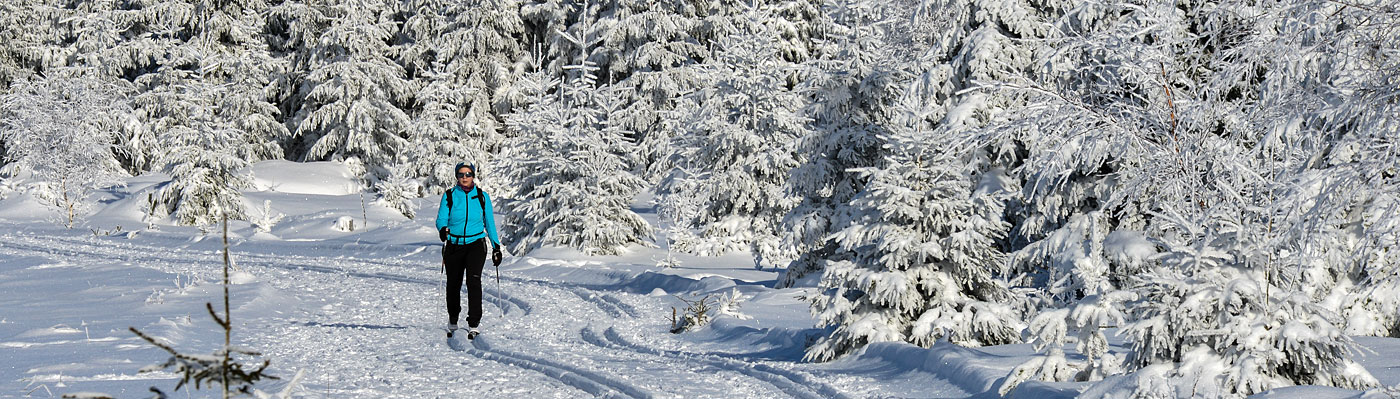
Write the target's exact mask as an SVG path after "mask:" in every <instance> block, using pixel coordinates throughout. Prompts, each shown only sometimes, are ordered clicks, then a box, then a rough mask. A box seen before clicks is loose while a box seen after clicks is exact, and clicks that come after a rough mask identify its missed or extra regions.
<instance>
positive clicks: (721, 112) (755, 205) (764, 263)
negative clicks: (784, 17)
mask: <svg viewBox="0 0 1400 399" xmlns="http://www.w3.org/2000/svg"><path fill="white" fill-rule="evenodd" d="M744 18H747V19H749V20H751V22H750V23H748V24H746V25H747V26H750V27H752V28H754V29H756V30H755V31H747V32H737V33H735V34H734V35H731V36H730V37H728V38H725V39H723V40H721V41H720V42H719V44H718V45H717V46H716V48H715V57H714V58H713V59H711V60H710V62H709V63H707V64H703V65H697V66H694V68H696V69H697V70H698V72H696V75H700V76H703V78H702V82H704V84H702V85H701V87H705V88H704V89H701V90H698V91H696V92H693V93H691V94H689V95H687V96H685V97H684V98H681V99H679V104H678V105H677V110H676V111H675V113H674V115H673V116H671V117H670V118H669V119H670V120H669V123H670V124H671V125H672V126H674V128H675V129H676V130H678V131H679V132H680V133H679V135H678V137H677V138H676V143H675V144H673V145H672V148H673V149H674V150H675V151H676V154H674V155H672V157H673V159H672V160H671V161H670V162H669V163H670V164H671V165H673V167H674V169H673V171H672V173H670V174H669V175H668V176H667V177H666V178H665V179H663V180H662V183H661V185H660V186H659V187H658V189H657V191H658V192H659V193H660V194H661V195H662V197H661V201H663V202H669V201H684V202H687V203H690V202H695V203H699V204H702V207H703V208H702V211H701V212H700V213H699V214H698V215H696V216H697V218H696V219H694V220H686V221H684V222H686V223H688V224H690V225H692V226H693V227H698V228H700V229H702V234H701V235H700V237H693V238H692V239H690V240H685V239H682V240H678V241H677V242H675V243H673V245H677V247H678V248H681V249H683V250H690V251H694V252H697V253H700V254H702V255H721V254H724V253H726V252H732V251H749V252H751V253H752V254H754V255H755V261H754V265H755V267H759V268H764V267H771V268H776V267H778V266H785V265H787V263H788V262H790V261H791V259H792V257H793V254H789V253H788V251H787V250H786V249H785V248H783V246H782V245H781V242H780V237H781V234H782V233H781V232H780V228H781V223H782V218H783V216H784V215H786V214H787V212H788V211H789V210H790V209H792V206H793V205H794V204H795V202H796V201H795V199H796V198H795V197H792V196H790V195H789V194H788V193H787V192H786V191H785V189H784V188H785V185H786V181H787V176H788V171H789V170H791V169H792V168H793V167H795V166H797V164H798V162H799V160H798V159H797V157H796V153H795V149H794V148H793V145H792V143H793V142H794V141H795V140H797V138H798V137H803V136H805V135H807V132H806V120H805V119H804V117H803V115H802V113H801V109H800V107H801V106H802V103H803V102H802V97H801V96H800V94H799V93H796V92H795V91H793V90H792V89H790V88H789V86H788V76H790V75H791V74H792V73H793V72H794V71H795V69H796V66H795V65H793V64H791V63H787V62H785V61H783V59H782V57H781V55H780V53H779V49H778V48H777V47H776V46H774V44H775V43H776V42H777V41H778V39H779V38H778V35H777V32H774V31H773V30H771V29H768V28H767V27H766V26H764V25H763V24H762V23H761V22H760V20H761V19H765V18H769V16H768V15H766V14H765V13H762V12H760V10H753V11H752V12H750V13H748V14H746V15H745V16H744Z"/></svg>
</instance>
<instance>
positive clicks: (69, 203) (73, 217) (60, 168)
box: [0, 69, 131, 228]
mask: <svg viewBox="0 0 1400 399" xmlns="http://www.w3.org/2000/svg"><path fill="white" fill-rule="evenodd" d="M81 72H82V71H79V70H72V69H70V70H58V71H51V73H56V74H57V75H55V76H41V75H40V76H34V77H33V78H31V79H26V80H22V81H18V82H15V84H14V85H13V87H12V88H11V90H10V93H9V94H5V95H4V96H0V105H3V108H0V109H3V111H0V142H3V143H4V145H3V147H4V149H5V153H4V156H5V159H6V162H7V163H6V164H5V166H4V168H3V169H0V173H3V174H5V175H9V176H16V175H20V174H27V175H29V176H31V177H32V179H33V180H34V183H35V187H34V188H35V189H34V190H33V191H32V193H33V195H34V196H35V198H37V199H39V201H40V202H41V203H43V204H44V205H47V206H49V207H51V208H53V209H54V210H56V211H58V212H59V214H60V216H61V217H60V220H62V222H63V223H64V225H65V226H67V227H68V228H73V226H74V224H75V223H76V222H77V220H78V219H79V218H81V217H83V216H86V213H87V210H88V209H89V207H90V206H91V204H89V203H87V199H88V197H89V196H90V195H91V194H92V193H93V191H94V190H98V189H102V188H107V187H112V186H119V185H122V184H123V181H122V179H123V178H125V177H127V176H128V175H127V174H126V173H125V172H124V171H123V170H122V168H121V165H120V164H119V163H118V162H117V159H116V157H115V154H114V151H115V150H116V148H115V146H114V144H113V143H114V142H115V137H117V136H118V135H120V134H121V131H122V129H124V128H125V127H126V126H128V125H129V118H131V109H130V105H129V104H128V102H127V100H126V97H125V95H124V94H123V93H122V92H121V91H120V90H119V89H118V88H117V87H115V86H113V85H111V84H107V83H104V82H103V81H102V80H101V79H100V78H98V77H96V76H94V75H93V74H91V73H88V74H83V73H81ZM89 72H90V71H89ZM61 73H68V74H61Z"/></svg>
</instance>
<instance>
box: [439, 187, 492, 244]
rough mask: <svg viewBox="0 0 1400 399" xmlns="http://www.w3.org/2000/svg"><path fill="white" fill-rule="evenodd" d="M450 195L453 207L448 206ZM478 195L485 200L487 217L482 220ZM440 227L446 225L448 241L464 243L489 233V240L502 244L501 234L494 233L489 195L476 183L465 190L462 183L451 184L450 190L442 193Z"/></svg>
mask: <svg viewBox="0 0 1400 399" xmlns="http://www.w3.org/2000/svg"><path fill="white" fill-rule="evenodd" d="M449 195H451V196H452V209H448V208H447V196H449ZM478 195H480V196H482V199H483V200H485V201H484V202H485V205H486V217H485V219H486V220H482V214H481V205H482V203H481V202H478V201H477V199H476V196H478ZM443 227H447V242H448V243H451V244H457V245H466V244H470V243H472V241H476V240H477V239H480V238H481V237H482V236H488V237H490V238H491V243H492V244H494V245H501V240H500V238H498V237H497V236H496V215H495V214H494V213H492V207H491V196H490V195H486V192H485V191H481V190H480V189H478V188H476V187H472V188H471V190H470V192H467V191H464V189H463V188H462V186H452V190H450V191H448V192H447V193H444V194H443V196H442V200H441V201H440V202H439V203H438V215H437V228H438V230H442V228H443Z"/></svg>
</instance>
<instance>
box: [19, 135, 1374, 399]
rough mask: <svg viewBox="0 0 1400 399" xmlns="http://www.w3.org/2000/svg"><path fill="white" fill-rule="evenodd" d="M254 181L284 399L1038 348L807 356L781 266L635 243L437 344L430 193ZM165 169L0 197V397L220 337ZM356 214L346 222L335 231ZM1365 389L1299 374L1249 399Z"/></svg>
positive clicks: (1028, 390)
mask: <svg viewBox="0 0 1400 399" xmlns="http://www.w3.org/2000/svg"><path fill="white" fill-rule="evenodd" d="M253 172H254V174H255V177H256V179H257V187H256V188H255V189H254V190H252V191H248V192H246V195H247V200H248V204H249V209H250V210H251V211H252V212H253V213H254V216H253V218H254V219H263V216H264V215H263V212H262V211H263V209H264V207H263V204H264V203H265V202H266V203H267V204H269V207H270V210H271V212H272V213H273V215H271V216H275V215H277V214H280V215H284V217H283V218H282V219H281V220H280V221H277V222H276V223H275V224H272V225H271V227H270V229H268V231H266V232H259V231H258V230H257V228H256V226H254V225H253V224H250V223H247V222H232V223H231V224H230V234H229V235H230V245H231V252H232V257H233V261H234V264H235V272H234V273H233V276H232V281H233V283H234V284H233V285H232V287H231V296H232V303H231V306H232V317H233V322H234V326H235V328H234V331H233V341H234V344H235V345H237V346H240V347H243V348H247V349H251V350H255V351H259V352H261V353H262V356H261V357H260V358H261V359H269V360H271V362H272V363H271V364H272V365H271V368H270V370H271V374H273V375H276V376H280V377H283V379H282V380H275V381H268V382H264V383H262V384H260V385H258V388H259V389H260V390H263V391H267V392H275V391H279V390H282V389H283V387H284V385H286V384H287V379H289V378H290V377H291V376H293V375H294V374H296V373H297V372H298V371H300V372H303V373H304V374H303V375H304V377H303V379H302V380H301V383H300V386H299V387H297V388H296V389H295V391H294V392H295V393H296V396H299V397H311V398H320V397H336V398H346V397H356V398H385V397H404V398H425V397H520V398H539V397H687V398H689V397H799V398H827V397H851V398H867V397H899V398H905V397H910V398H960V397H973V396H984V397H992V396H996V395H995V388H996V386H997V385H998V384H999V383H1000V380H1001V379H1002V378H1003V377H1005V376H1006V374H1007V373H1008V372H1009V371H1010V370H1011V369H1012V368H1013V367H1015V366H1016V365H1017V364H1020V363H1021V362H1024V361H1025V360H1026V359H1027V358H1028V357H1029V356H1030V355H1031V354H1032V351H1031V349H1030V348H1029V345H1005V346H998V347H988V348H977V349H969V348H961V347H956V346H952V345H948V344H943V343H940V344H938V345H936V346H935V347H934V348H932V349H923V348H918V347H915V346H912V345H907V344H893V343H885V344H876V345H871V346H870V347H869V348H868V349H867V350H865V351H862V352H860V353H858V354H856V355H853V356H849V357H847V358H844V359H841V360H838V361H834V362H829V363H806V362H802V361H801V358H802V354H803V348H804V346H805V345H806V344H808V343H809V342H810V341H811V340H813V339H815V337H817V336H819V335H820V334H821V333H822V331H819V330H816V329H814V328H812V326H813V325H814V322H813V319H812V317H811V316H810V315H809V313H808V311H807V305H806V303H805V302H803V301H802V300H800V299H799V296H801V295H803V294H804V293H805V291H804V289H783V290H778V289H773V288H771V286H772V285H773V281H774V280H775V279H776V278H777V275H776V272H773V271H770V270H764V271H759V270H754V269H753V268H752V266H751V265H752V261H751V260H750V259H749V258H746V257H743V256H737V255H736V256H725V257H694V256H686V255H679V259H680V260H681V266H679V267H675V268H660V267H657V266H656V263H657V260H658V259H660V258H662V257H663V256H665V255H666V252H665V250H664V248H641V247H638V248H634V251H632V252H631V253H630V254H627V255H623V256H612V257H590V256H585V255H582V254H580V253H578V252H575V251H571V250H566V249H557V248H548V249H543V250H539V251H535V252H533V253H530V254H528V255H527V256H508V257H507V259H506V261H505V263H503V264H502V265H501V267H500V280H499V282H497V280H496V275H495V272H494V270H492V269H491V268H490V266H489V265H488V267H487V272H486V274H487V275H486V276H485V277H484V279H485V291H486V295H485V296H486V298H485V308H486V317H485V319H484V320H483V322H482V327H483V330H484V335H483V336H481V337H479V338H478V339H477V340H475V341H466V340H462V339H457V340H447V339H445V337H444V334H443V331H442V329H441V327H442V326H443V325H444V324H445V322H446V310H445V309H444V306H443V299H442V298H443V283H442V282H443V277H442V273H441V270H440V268H439V263H440V257H439V252H438V251H439V249H440V244H439V242H438V241H437V236H436V232H435V231H434V229H433V220H432V219H433V215H435V211H436V206H437V201H436V200H437V199H436V198H431V199H425V200H423V201H421V202H420V206H421V208H420V210H419V217H418V218H417V219H413V220H410V219H407V218H404V217H403V216H401V215H399V214H398V213H397V212H395V211H392V210H389V209H387V208H384V207H380V206H375V205H373V204H369V205H368V206H367V207H365V206H364V205H362V202H361V198H362V197H361V196H360V194H359V193H358V192H357V191H356V190H355V188H354V187H355V185H354V184H352V179H351V177H350V176H349V175H348V173H347V172H346V171H345V169H344V168H342V167H341V166H340V165H337V164H333V163H311V164H300V163H290V162H264V163H260V164H258V165H257V166H255V167H254V170H253ZM164 180H165V177H163V176H142V177H138V178H134V179H132V180H131V181H129V184H128V185H127V186H126V187H124V188H119V189H113V190H110V191H108V192H104V193H101V194H99V195H98V196H97V197H96V198H95V200H96V202H98V208H97V210H96V212H95V213H94V214H93V215H91V216H89V217H88V218H86V219H85V220H84V224H83V227H80V228H76V229H72V230H69V229H64V228H63V227H62V226H61V224H60V223H57V222H53V221H52V217H51V216H50V215H51V214H52V213H53V212H51V211H49V210H48V209H45V208H43V207H42V206H39V205H37V204H36V203H35V202H34V201H33V200H32V199H30V198H29V197H28V196H27V195H23V194H21V193H17V192H9V193H8V195H6V197H7V198H4V199H0V397H41V398H46V397H57V396H61V395H63V394H72V393H79V392H100V393H107V394H111V395H114V396H116V397H121V398H130V397H149V396H150V392H149V388H150V387H153V386H154V387H157V388H160V389H162V390H165V391H167V392H170V391H171V390H172V389H173V388H174V386H175V384H176V382H177V380H178V379H177V377H176V375H174V374H172V373H169V372H154V373H139V372H138V370H140V369H141V368H143V367H145V366H148V365H152V364H157V363H160V362H163V361H164V360H165V359H166V358H167V355H166V354H165V353H164V352H163V351H162V350H160V349H159V348H156V347H154V346H152V345H149V344H147V343H145V342H144V341H142V340H140V339H139V338H137V337H136V336H134V335H133V334H132V333H131V332H129V331H128V330H127V328H128V327H136V328H138V329H140V330H142V331H144V332H146V333H147V334H150V335H153V336H157V337H160V338H162V339H164V340H166V341H168V342H170V343H172V344H173V346H174V347H176V348H178V349H181V350H183V351H184V352H187V353H193V354H207V353H211V352H213V351H214V350H215V348H217V347H219V346H220V345H222V338H223V336H222V330H220V329H219V328H218V327H217V326H216V325H215V323H214V322H213V320H212V319H211V318H210V317H209V315H208V314H207V313H206V311H205V305H204V304H205V303H206V302H214V303H216V304H218V303H221V301H222V292H223V291H222V285H221V284H220V282H221V281H222V252H221V249H222V241H221V235H220V232H218V231H209V232H201V231H200V230H199V229H197V228H191V227H175V226H171V225H169V224H168V223H160V224H159V225H158V226H157V227H156V228H154V229H149V228H147V225H146V223H143V222H141V220H142V215H141V213H140V209H141V208H140V204H141V203H142V202H143V201H145V200H146V198H147V193H150V192H152V191H153V190H155V189H156V187H157V185H158V184H159V183H161V182H162V181H164ZM485 185H486V188H487V189H488V190H490V180H489V177H488V178H487V179H486V181H485ZM637 206H638V207H645V203H644V201H639V203H638V204H637ZM643 211H645V210H643ZM365 214H367V215H368V219H369V220H368V223H367V225H366V222H365V220H364V219H365V216H364V215H365ZM644 216H646V217H649V218H652V220H653V222H654V221H655V219H654V217H655V216H654V215H653V214H650V213H647V214H644ZM347 220H353V221H354V224H355V230H353V231H343V230H345V229H344V227H345V222H346V221H347ZM337 222H340V223H339V225H340V226H339V228H338V227H337V224H338V223H337ZM262 224H264V225H266V224H269V223H266V222H263V223H262ZM118 227H120V230H118ZM661 241H662V242H664V240H661ZM735 292H737V293H739V294H741V295H742V298H743V299H742V301H741V302H740V303H741V307H740V308H739V312H740V313H741V314H743V315H747V316H750V317H751V318H741V317H735V316H720V317H719V318H718V319H716V320H715V321H714V322H713V323H712V324H710V325H708V326H706V327H703V328H701V329H699V330H696V331H691V332H685V333H681V334H672V333H670V332H669V330H670V327H671V315H672V309H678V310H680V311H683V309H684V303H683V302H682V301H681V300H680V299H679V298H686V299H697V298H700V297H703V296H706V295H715V296H719V295H723V294H732V293H735ZM678 297H679V298H678ZM1359 342H1360V343H1362V344H1363V345H1365V346H1366V347H1368V348H1369V349H1371V350H1372V351H1374V353H1368V354H1366V355H1365V357H1363V358H1362V359H1361V360H1362V364H1363V365H1364V366H1366V367H1367V368H1368V369H1369V370H1370V371H1371V373H1372V374H1374V375H1375V376H1376V377H1377V378H1378V379H1380V380H1381V382H1382V383H1383V384H1385V385H1387V386H1394V385H1396V384H1400V340H1395V339H1384V338H1359ZM1085 386H1086V385H1085V384H1083V383H1038V382H1031V383H1026V384H1023V385H1022V386H1021V387H1020V388H1019V389H1018V391H1016V392H1013V396H1016V397H1071V396H1074V394H1075V393H1076V392H1078V390H1080V389H1083V388H1084V387H1085ZM211 392H212V391H194V392H191V391H189V388H184V389H182V390H181V391H180V392H178V393H176V394H175V395H173V397H185V396H187V395H188V396H190V397H208V396H211V395H212V393H211ZM1358 394H1361V393H1360V392H1357V391H1349V390H1341V389H1333V388H1323V387H1294V388H1287V389H1280V390H1276V391H1273V392H1270V393H1267V394H1265V395H1261V396H1263V397H1270V398H1309V399H1322V398H1344V397H1354V396H1357V395H1358Z"/></svg>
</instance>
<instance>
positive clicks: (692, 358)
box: [579, 327, 849, 399]
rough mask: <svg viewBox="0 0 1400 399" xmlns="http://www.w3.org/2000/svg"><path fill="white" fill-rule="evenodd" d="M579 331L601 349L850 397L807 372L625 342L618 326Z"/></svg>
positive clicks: (814, 398) (792, 391)
mask: <svg viewBox="0 0 1400 399" xmlns="http://www.w3.org/2000/svg"><path fill="white" fill-rule="evenodd" d="M579 334H580V335H582V336H583V340H584V341H585V342H588V343H589V344H592V345H594V346H598V347H602V348H608V349H623V350H628V351H632V352H637V353H644V354H650V355H655V356H660V357H664V358H667V359H671V360H673V361H680V362H685V363H704V364H707V365H710V366H712V367H715V368H718V369H723V370H733V371H737V372H739V373H742V374H744V375H747V376H749V377H753V378H755V379H758V380H761V381H764V382H767V383H769V384H772V385H773V386H775V387H777V388H778V389H779V390H780V391H782V392H783V393H785V394H788V395H790V396H792V397H795V398H802V399H821V398H843V399H847V398H849V396H847V395H845V394H844V393H842V392H841V391H840V390H839V389H836V388H835V387H832V386H830V385H827V384H826V383H823V382H821V381H820V380H818V379H817V378H815V377H813V376H811V375H810V374H807V373H803V372H800V371H795V370H786V369H781V368H777V367H772V366H769V365H765V364H760V363H757V362H754V363H752V364H750V363H745V362H741V361H738V360H733V359H728V358H725V357H721V356H717V355H711V354H704V353H692V352H682V351H675V350H665V349H657V348H651V347H646V346H643V345H640V344H636V343H632V342H628V341H627V340H626V339H624V338H622V336H621V335H620V334H618V333H617V329H616V328H613V327H608V329H607V330H606V331H604V332H603V333H602V334H598V333H597V332H596V331H594V330H593V329H592V328H591V327H590V328H584V329H582V330H580V331H579ZM812 387H816V388H812Z"/></svg>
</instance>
